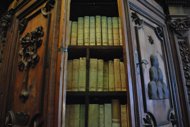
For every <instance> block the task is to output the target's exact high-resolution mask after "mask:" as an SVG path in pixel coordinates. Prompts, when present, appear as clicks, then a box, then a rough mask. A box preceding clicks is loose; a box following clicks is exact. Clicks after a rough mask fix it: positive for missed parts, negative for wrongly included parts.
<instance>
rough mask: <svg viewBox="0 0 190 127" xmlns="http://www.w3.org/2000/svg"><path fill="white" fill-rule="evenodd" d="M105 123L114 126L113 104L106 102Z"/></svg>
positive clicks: (108, 126) (106, 125)
mask: <svg viewBox="0 0 190 127" xmlns="http://www.w3.org/2000/svg"><path fill="white" fill-rule="evenodd" d="M104 112H105V115H104V125H105V127H112V106H111V104H104Z"/></svg>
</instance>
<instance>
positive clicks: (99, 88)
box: [97, 59, 104, 91]
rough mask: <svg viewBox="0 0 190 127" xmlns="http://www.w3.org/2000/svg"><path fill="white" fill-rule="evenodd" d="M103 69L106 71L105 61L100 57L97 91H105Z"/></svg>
mask: <svg viewBox="0 0 190 127" xmlns="http://www.w3.org/2000/svg"><path fill="white" fill-rule="evenodd" d="M103 71H104V61H103V59H98V72H97V80H98V81H97V91H103V86H104V79H103Z"/></svg>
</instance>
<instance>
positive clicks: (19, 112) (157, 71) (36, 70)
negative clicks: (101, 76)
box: [0, 0, 190, 127]
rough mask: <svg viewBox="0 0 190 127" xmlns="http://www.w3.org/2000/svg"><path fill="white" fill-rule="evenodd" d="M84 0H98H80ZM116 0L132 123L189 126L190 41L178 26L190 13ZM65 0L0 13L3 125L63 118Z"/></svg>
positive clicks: (49, 126) (136, 126) (58, 122)
mask: <svg viewBox="0 0 190 127" xmlns="http://www.w3.org/2000/svg"><path fill="white" fill-rule="evenodd" d="M89 1H90V2H94V3H96V2H97V1H98V0H83V2H89ZM109 1H112V0H109ZM106 2H107V1H106V0H103V3H105V4H106ZM115 3H117V4H118V5H117V6H118V11H119V12H118V13H119V15H120V17H121V20H122V26H123V27H122V31H123V35H124V40H125V41H124V43H125V44H124V45H125V46H123V55H124V60H123V61H125V66H126V68H127V69H126V70H127V72H126V73H127V82H128V88H127V89H128V91H127V95H126V96H127V99H126V100H127V104H128V105H129V121H130V126H131V127H144V126H145V127H188V126H189V101H188V99H189V61H190V59H189V49H190V48H189V38H188V37H187V36H185V37H184V36H183V34H184V32H181V31H184V28H186V29H185V31H188V30H189V19H185V23H186V24H185V26H183V28H182V27H178V26H181V24H180V23H179V22H180V21H181V20H180V21H179V20H177V21H175V18H174V19H173V20H170V21H168V19H166V15H165V14H164V12H163V9H162V8H161V7H160V6H159V5H158V4H157V3H156V2H155V1H154V0H117V1H116V2H115ZM69 6H70V5H69V0H39V1H35V0H31V1H30V0H26V1H24V0H23V1H19V2H18V3H17V4H15V3H14V6H13V5H12V6H11V7H12V9H9V11H8V12H7V13H6V14H5V15H4V16H2V17H1V19H0V23H1V24H0V31H1V33H0V103H1V104H0V126H1V127H4V126H6V127H8V126H11V127H13V126H29V127H41V126H43V127H64V126H65V108H66V76H67V71H66V70H67V59H68V49H67V44H66V42H67V36H68V35H67V34H68V33H67V29H68V24H67V23H68V22H67V20H68V17H69V12H70V10H69V9H68V8H69ZM166 21H167V22H168V23H166ZM176 24H177V25H178V26H177V25H176ZM173 42H175V43H173ZM175 56H177V58H176V57H175ZM181 84H183V87H181V86H180V85H181Z"/></svg>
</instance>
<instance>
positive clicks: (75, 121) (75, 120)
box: [73, 104, 80, 127]
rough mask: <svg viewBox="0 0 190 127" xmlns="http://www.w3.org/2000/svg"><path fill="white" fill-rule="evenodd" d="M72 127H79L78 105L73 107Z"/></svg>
mask: <svg viewBox="0 0 190 127" xmlns="http://www.w3.org/2000/svg"><path fill="white" fill-rule="evenodd" d="M74 118H75V119H74V126H73V127H79V125H80V105H79V104H75V105H74Z"/></svg>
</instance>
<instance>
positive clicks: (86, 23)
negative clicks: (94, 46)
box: [84, 16, 90, 46]
mask: <svg viewBox="0 0 190 127" xmlns="http://www.w3.org/2000/svg"><path fill="white" fill-rule="evenodd" d="M89 41H90V17H89V16H85V17H84V45H86V46H88V45H89Z"/></svg>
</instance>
